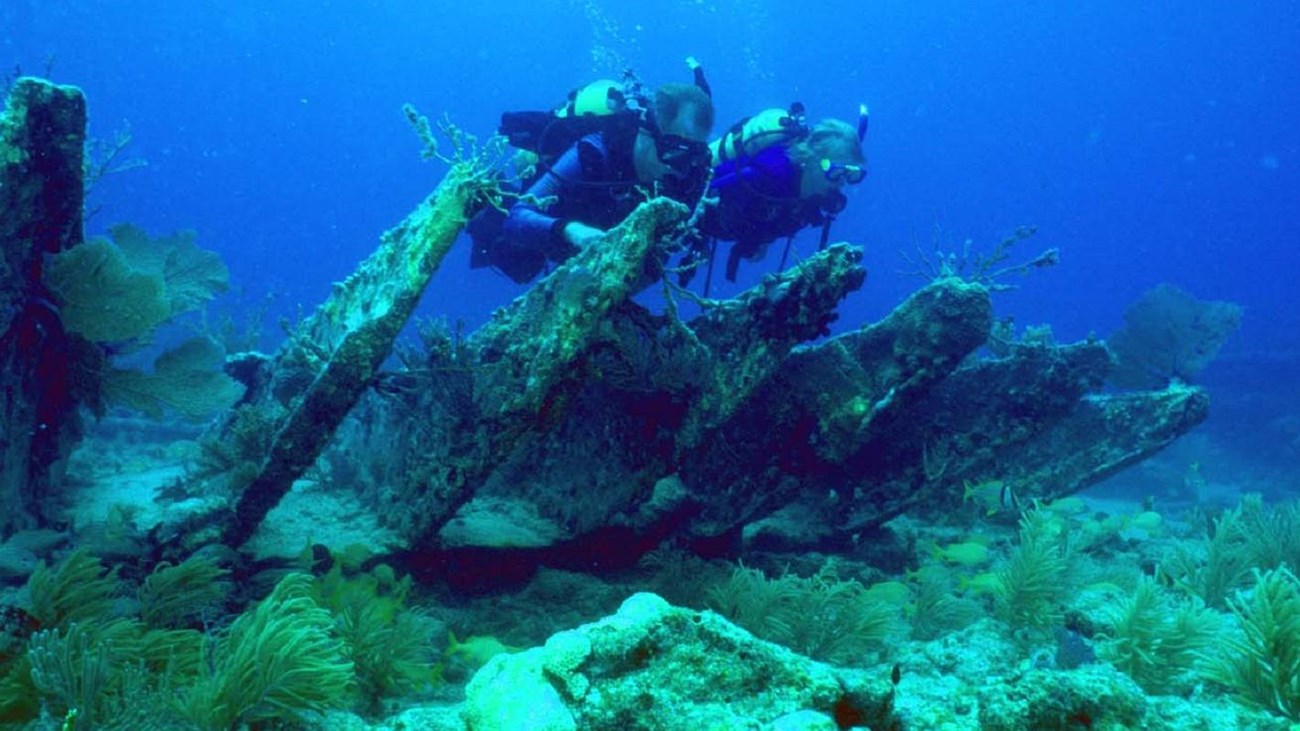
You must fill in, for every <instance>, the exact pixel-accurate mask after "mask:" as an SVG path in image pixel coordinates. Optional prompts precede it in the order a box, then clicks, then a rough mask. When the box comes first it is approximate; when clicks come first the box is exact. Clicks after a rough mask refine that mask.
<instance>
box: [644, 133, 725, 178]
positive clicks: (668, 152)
mask: <svg viewBox="0 0 1300 731" xmlns="http://www.w3.org/2000/svg"><path fill="white" fill-rule="evenodd" d="M655 152H656V153H657V154H658V155H659V161H660V162H662V163H663V164H665V165H667V166H668V167H669V168H671V169H672V171H671V173H670V174H671V175H674V176H676V177H679V178H687V179H689V178H693V177H696V176H700V177H703V175H704V172H705V171H706V170H708V169H709V166H710V165H711V164H712V163H713V153H712V152H710V151H709V145H708V143H706V142H697V141H696V140H692V139H688V138H686V137H682V136H681V135H664V134H661V135H655Z"/></svg>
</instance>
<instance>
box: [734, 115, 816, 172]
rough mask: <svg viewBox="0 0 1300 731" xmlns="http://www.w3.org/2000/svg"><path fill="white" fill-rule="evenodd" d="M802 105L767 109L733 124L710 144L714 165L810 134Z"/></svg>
mask: <svg viewBox="0 0 1300 731" xmlns="http://www.w3.org/2000/svg"><path fill="white" fill-rule="evenodd" d="M807 132H808V128H807V127H806V126H805V125H804V118H803V106H802V105H800V104H797V103H796V104H795V105H794V106H792V107H791V108H789V109H778V108H775V107H773V108H772V109H764V110H763V111H761V112H759V113H758V114H755V115H754V116H752V117H749V118H747V119H742V120H741V121H739V122H737V123H736V124H734V125H732V127H731V129H729V130H727V133H726V134H724V135H723V136H722V137H720V138H718V139H716V140H714V141H713V142H712V143H710V144H709V151H710V152H712V153H713V165H714V166H715V167H716V166H717V165H718V164H719V163H721V162H724V161H726V160H734V159H736V158H738V157H749V156H751V155H755V154H758V153H759V152H761V151H763V150H766V149H767V148H769V147H771V146H772V145H775V144H778V143H782V142H789V141H791V140H795V139H798V138H800V137H802V136H803V135H805V134H807Z"/></svg>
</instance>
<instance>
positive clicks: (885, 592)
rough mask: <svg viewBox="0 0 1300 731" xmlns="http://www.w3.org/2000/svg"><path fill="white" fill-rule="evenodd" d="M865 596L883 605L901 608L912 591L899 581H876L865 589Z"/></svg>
mask: <svg viewBox="0 0 1300 731" xmlns="http://www.w3.org/2000/svg"><path fill="white" fill-rule="evenodd" d="M866 594H867V596H869V597H871V598H872V599H875V600H877V601H880V602H884V603H885V604H893V605H894V606H899V607H901V606H903V605H904V604H906V603H907V600H908V599H909V598H910V597H911V594H912V590H911V589H908V588H907V584H904V583H903V582H901V581H877V582H876V583H874V584H872V585H871V586H868V587H867V591H866Z"/></svg>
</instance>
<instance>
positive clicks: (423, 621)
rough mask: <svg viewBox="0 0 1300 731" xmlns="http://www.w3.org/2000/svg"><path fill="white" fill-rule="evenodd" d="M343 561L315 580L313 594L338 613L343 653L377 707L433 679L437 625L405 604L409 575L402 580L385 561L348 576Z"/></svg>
mask: <svg viewBox="0 0 1300 731" xmlns="http://www.w3.org/2000/svg"><path fill="white" fill-rule="evenodd" d="M342 564H343V562H342V561H335V563H334V566H333V567H332V568H331V569H330V571H329V572H328V573H326V574H325V575H324V576H322V577H321V578H320V579H318V580H317V582H316V586H315V589H314V596H315V597H316V600H317V602H318V603H319V604H320V606H322V607H324V608H325V609H327V610H328V611H329V612H330V613H331V614H332V615H334V618H335V623H336V624H335V626H336V630H337V634H338V637H339V638H340V639H341V640H342V641H343V645H344V648H345V655H346V656H347V657H348V658H349V659H350V660H351V661H352V663H353V666H354V668H355V672H356V678H357V691H358V693H359V695H360V697H361V701H362V704H363V706H364V707H365V708H366V710H369V711H374V710H377V709H378V706H379V702H380V701H381V700H382V699H384V698H386V697H392V696H394V695H398V694H401V693H404V692H408V691H411V690H415V689H418V688H420V687H421V686H427V685H428V684H429V683H430V682H431V680H432V679H433V633H434V628H435V626H436V624H435V623H434V621H433V620H432V619H430V618H429V617H427V616H425V615H424V614H422V613H420V612H417V611H414V610H412V609H410V608H408V607H407V606H406V597H407V595H408V594H409V592H410V589H411V578H410V577H409V576H407V577H405V578H403V579H402V580H400V581H398V580H396V578H395V577H394V575H393V571H392V569H390V568H388V567H387V566H383V565H381V566H378V567H376V568H375V569H374V571H373V572H370V573H363V574H358V575H356V576H345V575H344V573H343V566H342Z"/></svg>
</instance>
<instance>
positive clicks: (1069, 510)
mask: <svg viewBox="0 0 1300 731" xmlns="http://www.w3.org/2000/svg"><path fill="white" fill-rule="evenodd" d="M1043 507H1045V508H1046V509H1048V510H1050V511H1052V512H1053V513H1056V514H1057V515H1078V514H1079V513H1083V512H1087V510H1088V504H1087V503H1085V502H1084V501H1083V498H1081V497H1079V496H1078V495H1070V496H1068V497H1062V498H1057V499H1055V500H1053V501H1052V502H1050V503H1048V504H1047V505H1045V506H1043Z"/></svg>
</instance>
